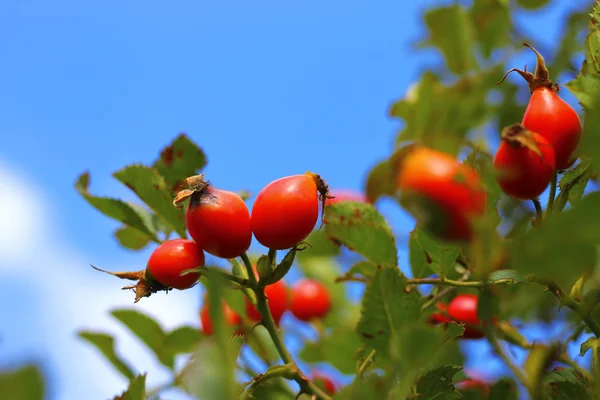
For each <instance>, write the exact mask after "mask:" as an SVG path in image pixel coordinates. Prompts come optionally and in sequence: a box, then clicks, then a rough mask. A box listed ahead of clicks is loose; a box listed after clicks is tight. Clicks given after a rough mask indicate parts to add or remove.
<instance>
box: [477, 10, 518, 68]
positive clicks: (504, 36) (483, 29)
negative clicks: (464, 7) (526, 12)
mask: <svg viewBox="0 0 600 400" xmlns="http://www.w3.org/2000/svg"><path fill="white" fill-rule="evenodd" d="M470 14H471V15H470V17H471V20H472V21H473V27H474V29H475V33H476V34H475V38H476V40H477V41H478V43H479V47H480V48H481V52H482V54H483V56H484V57H485V58H489V57H490V56H491V55H492V51H493V50H495V49H498V48H501V47H504V46H506V45H507V44H508V43H509V42H510V36H509V35H510V30H511V27H512V20H511V17H510V10H509V8H508V5H506V4H502V2H500V1H498V0H475V2H474V3H473V6H472V7H471V9H470Z"/></svg>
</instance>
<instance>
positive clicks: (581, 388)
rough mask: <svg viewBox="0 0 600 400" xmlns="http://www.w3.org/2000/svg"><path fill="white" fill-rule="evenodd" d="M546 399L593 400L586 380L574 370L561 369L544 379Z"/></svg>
mask: <svg viewBox="0 0 600 400" xmlns="http://www.w3.org/2000/svg"><path fill="white" fill-rule="evenodd" d="M543 389H544V393H545V397H544V399H550V400H571V399H577V400H592V399H593V397H592V395H591V393H590V391H589V390H588V387H587V383H586V382H585V378H584V377H583V376H581V375H580V374H579V373H578V372H577V371H575V370H574V369H573V368H560V369H555V370H554V371H552V372H550V373H549V374H547V375H546V376H545V377H544V379H543Z"/></svg>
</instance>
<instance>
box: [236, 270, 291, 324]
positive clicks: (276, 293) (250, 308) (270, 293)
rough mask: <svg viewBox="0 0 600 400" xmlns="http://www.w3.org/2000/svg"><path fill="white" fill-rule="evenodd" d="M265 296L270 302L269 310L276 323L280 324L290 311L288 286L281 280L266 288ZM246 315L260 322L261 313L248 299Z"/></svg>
mask: <svg viewBox="0 0 600 400" xmlns="http://www.w3.org/2000/svg"><path fill="white" fill-rule="evenodd" d="M265 295H266V296H267V300H268V302H269V310H271V315H272V316H273V319H274V320H275V323H277V324H278V323H279V321H280V320H281V317H283V314H284V313H285V312H286V311H287V310H288V309H289V307H290V302H291V296H290V293H289V291H288V288H287V286H286V284H285V283H284V282H283V280H279V281H277V282H275V283H274V284H272V285H268V286H267V287H265ZM246 313H247V314H248V317H249V318H250V319H251V320H253V321H256V322H258V321H260V319H261V317H260V313H259V312H258V310H257V309H256V307H254V305H253V304H252V303H251V302H250V300H248V299H247V298H246Z"/></svg>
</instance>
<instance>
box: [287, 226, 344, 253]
mask: <svg viewBox="0 0 600 400" xmlns="http://www.w3.org/2000/svg"><path fill="white" fill-rule="evenodd" d="M304 242H306V243H307V245H308V246H307V248H306V249H304V250H302V251H299V252H297V254H296V257H298V258H299V259H300V258H311V257H335V256H337V255H339V254H340V246H339V245H337V244H335V243H334V242H333V240H331V239H330V238H329V237H328V236H327V232H326V231H325V229H317V230H314V231H312V232H311V234H310V235H308V237H307V238H306V239H305V240H304Z"/></svg>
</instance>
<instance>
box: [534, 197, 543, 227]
mask: <svg viewBox="0 0 600 400" xmlns="http://www.w3.org/2000/svg"><path fill="white" fill-rule="evenodd" d="M531 201H532V202H533V205H534V206H535V223H536V225H538V226H539V225H540V223H541V222H542V220H543V219H544V210H543V209H542V203H540V200H539V199H533V200H531Z"/></svg>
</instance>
